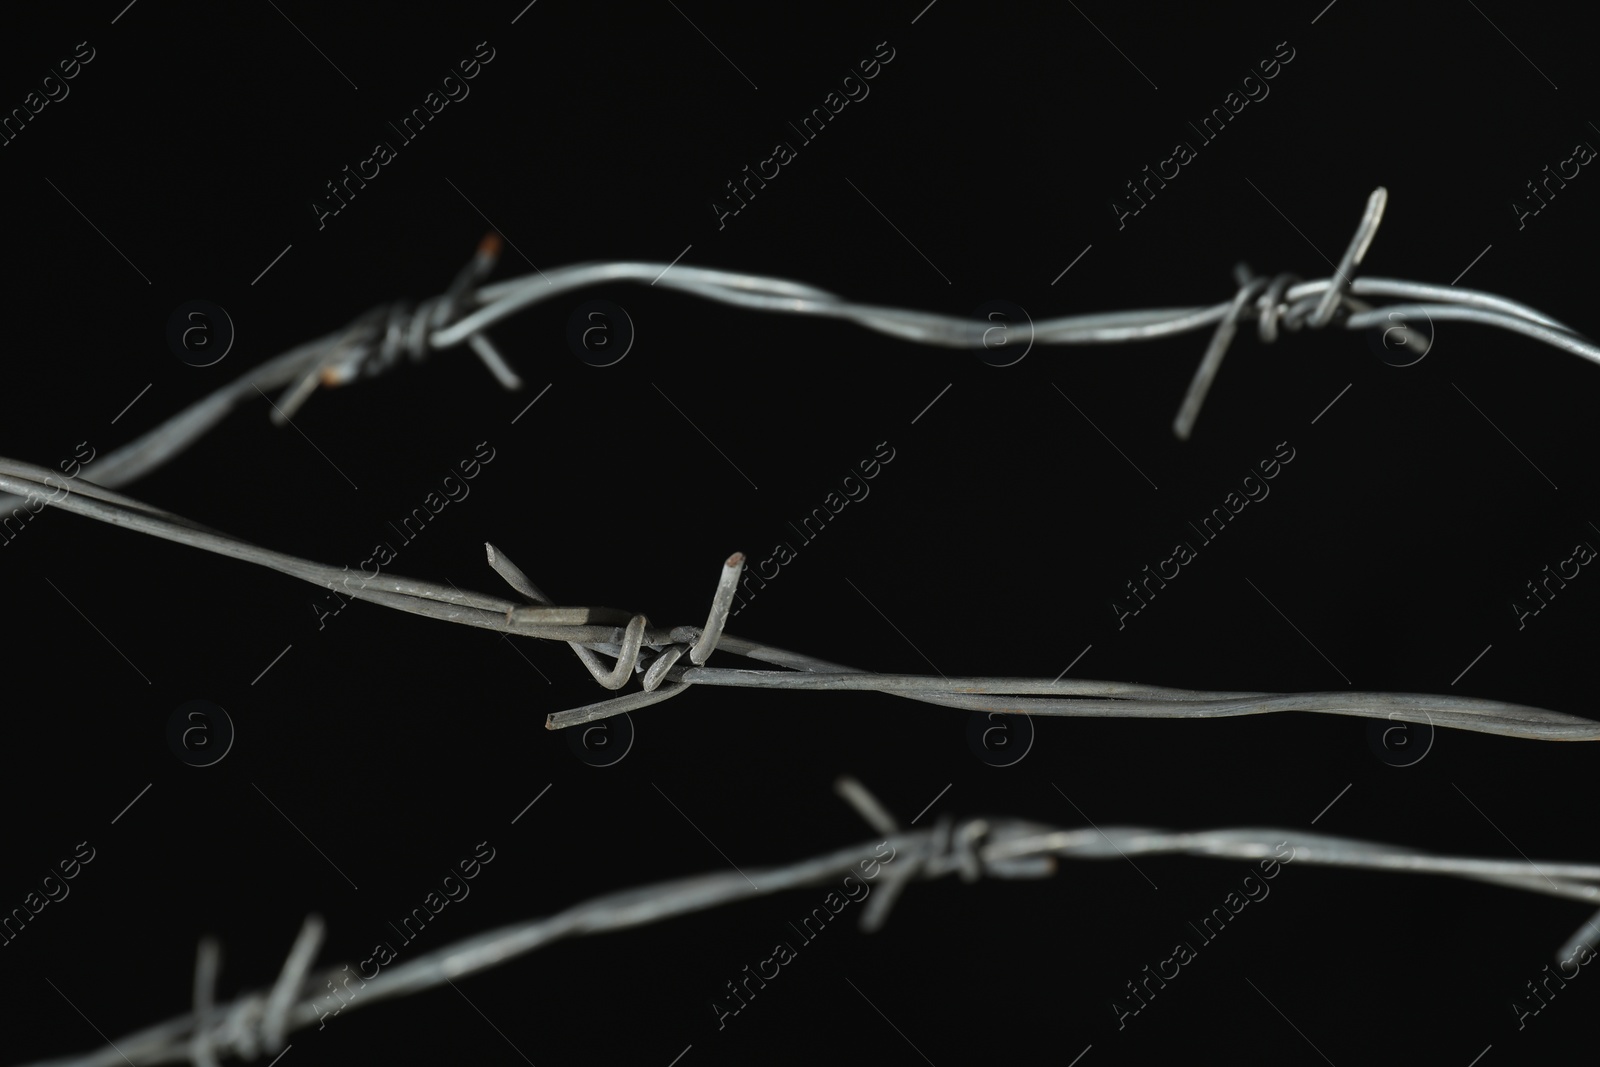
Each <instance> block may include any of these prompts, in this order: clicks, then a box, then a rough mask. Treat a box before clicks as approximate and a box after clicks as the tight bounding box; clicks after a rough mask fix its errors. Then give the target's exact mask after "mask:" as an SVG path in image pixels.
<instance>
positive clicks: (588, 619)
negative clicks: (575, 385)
mask: <svg viewBox="0 0 1600 1067" xmlns="http://www.w3.org/2000/svg"><path fill="white" fill-rule="evenodd" d="M51 476H52V472H50V471H49V470H47V469H45V468H43V467H37V466H34V465H33V464H28V463H22V462H19V461H17V460H12V459H6V458H4V457H0V489H3V490H6V491H9V492H16V493H30V492H37V491H38V490H39V489H41V488H45V487H47V486H49V485H50V484H51V481H52V480H53V479H52V478H51ZM57 489H58V491H59V493H60V495H59V496H57V497H56V498H54V499H48V498H47V499H46V502H47V503H49V504H51V505H53V506H55V507H61V508H65V509H66V510H68V511H72V512H76V513H78V514H81V515H85V516H87V517H89V518H93V519H97V520H99V521H101V522H108V523H112V524H114V525H118V526H125V527H128V528H130V529H133V530H136V531H138V532H140V533H146V534H151V535H153V536H156V537H160V538H163V539H165V540H169V541H176V542H178V543H180V544H186V545H190V546H192V547H195V548H202V549H205V550H206V551H208V552H214V553H217V554H219V555H224V556H229V557H232V558H234V559H239V560H243V561H245V562H249V563H255V564H257V565H260V566H264V567H269V568H271V569H273V570H276V571H280V572H282V573H284V574H288V575H291V576H293V577H296V578H299V579H301V580H303V581H307V582H311V583H313V584H315V585H318V586H321V587H323V588H327V589H332V590H334V591H335V592H340V591H341V590H342V592H343V594H344V595H347V596H349V597H351V598H353V599H358V600H367V601H370V602H372V603H376V604H381V605H383V606H385V607H389V608H394V609H397V610H401V611H408V612H411V613H413V614H418V615H425V616H428V617H429V618H434V619H439V620H441V621H444V622H453V623H460V624H464V625H468V626H476V627H480V628H483V629H489V630H495V631H497V632H500V633H506V634H521V635H523V636H526V637H536V638H542V639H546V640H557V641H565V642H567V643H568V644H569V645H570V646H571V647H572V648H573V650H574V651H575V652H576V653H577V654H578V657H579V659H580V660H581V661H582V662H583V664H584V666H585V667H586V668H587V669H588V671H589V672H590V674H591V675H592V676H593V677H594V678H595V680H596V681H597V682H599V683H600V685H602V686H604V687H605V688H607V689H610V690H619V689H622V688H623V687H625V686H626V685H627V684H628V681H629V680H630V679H631V678H633V677H634V676H635V675H643V678H642V688H641V689H640V690H639V691H636V692H632V693H626V694H623V695H622V696H619V697H613V698H610V699H608V700H603V701H600V702H598V703H594V704H588V705H585V706H583V707H579V708H574V709H571V710H568V711H560V712H554V713H551V714H550V715H548V716H547V717H546V720H545V725H546V727H547V728H548V729H552V730H555V729H562V728H565V727H569V726H576V725H580V724H582V723H587V722H593V721H595V720H597V719H603V718H607V717H610V716H614V715H620V714H623V713H625V712H629V711H633V710H637V709H639V708H643V707H647V706H649V705H651V704H655V703H658V702H660V701H662V700H667V699H670V698H672V697H675V696H679V695H681V694H682V693H683V692H684V691H686V690H687V689H688V688H689V687H690V686H692V685H720V686H740V687H747V688H762V689H810V690H863V691H871V692H879V693H885V694H888V695H891V696H897V697H903V698H906V699H909V700H916V701H920V702H923V703H928V704H935V705H939V706H943V707H951V708H963V709H968V710H972V711H988V712H996V713H1005V714H1028V715H1052V716H1082V715H1089V716H1117V717H1127V718H1217V717H1224V716H1235V715H1260V714H1266V713H1269V712H1278V711H1309V712H1317V713H1321V714H1331V715H1349V716H1356V717H1359V718H1372V719H1391V720H1395V721H1400V722H1411V723H1419V724H1427V725H1430V726H1443V727H1451V728H1455V729H1461V730H1472V731H1476V732H1479V733H1488V734H1499V735H1502V736H1507V737H1524V738H1532V739H1536V740H1545V741H1595V740H1600V723H1595V722H1592V721H1590V720H1588V719H1583V718H1580V717H1578V716H1575V715H1569V714H1567V713H1565V712H1558V711H1550V710H1547V709H1544V708H1535V707H1529V706H1526V705H1521V704H1511V703H1507V702H1504V701H1498V700H1488V699H1483V698H1478V697H1463V696H1447V695H1439V694H1424V693H1372V692H1354V693H1350V692H1330V693H1261V692H1215V691H1212V692H1207V691H1202V690H1187V689H1177V688H1168V687H1163V686H1152V685H1142V684H1139V683H1133V682H1105V681H1092V680H1088V679H1057V680H1056V681H1053V682H1046V681H1043V680H1042V679H1030V678H990V677H970V678H968V677H961V678H945V677H939V678H934V677H930V676H924V675H911V674H874V673H871V672H868V671H861V670H859V669H857V668H854V667H848V666H844V665H842V664H838V663H831V662H829V661H827V660H821V659H817V658H815V657H812V656H807V655H804V654H801V653H797V652H791V651H788V650H785V649H778V648H773V647H771V646H768V645H764V644H761V643H759V642H756V641H751V640H748V639H745V638H741V637H738V636H736V635H733V634H729V633H727V632H725V631H724V630H723V624H724V623H725V622H726V619H727V616H728V609H729V606H730V604H731V603H732V600H733V597H734V594H735V591H736V589H737V586H738V580H739V575H740V573H741V572H742V570H743V567H744V556H743V555H742V554H740V553H734V554H733V555H732V556H730V557H729V558H728V559H727V560H726V561H725V562H724V563H723V565H722V570H721V573H720V574H719V576H718V580H717V588H716V591H715V593H714V594H713V596H712V603H711V608H710V611H709V613H708V616H707V621H706V624H705V625H704V626H700V627H694V626H676V627H672V628H663V627H659V626H654V625H652V624H651V623H650V620H649V619H648V618H647V617H646V616H644V615H641V614H634V613H629V612H624V611H619V610H617V609H614V608H600V607H561V606H558V605H556V604H554V603H553V602H551V600H550V598H549V597H547V596H546V595H545V594H544V593H543V592H542V591H541V590H539V588H538V587H537V586H535V585H534V584H533V583H532V582H531V581H530V580H529V579H528V578H527V576H526V575H525V574H523V573H522V571H521V570H520V569H518V568H517V567H516V565H515V564H513V563H511V561H510V560H509V559H508V558H506V556H505V554H504V552H502V551H500V550H499V549H497V548H496V547H495V546H494V545H485V550H486V554H487V557H488V560H489V563H490V565H491V566H492V567H493V568H494V569H495V570H496V571H497V572H498V573H500V575H501V576H502V577H504V578H505V579H506V580H507V582H508V583H509V584H510V585H511V586H512V588H513V589H514V590H516V591H517V592H518V593H519V594H521V595H522V596H523V597H524V599H526V600H529V601H532V602H533V603H531V604H519V603H517V602H516V601H512V600H507V599H505V598H503V597H496V596H489V595H486V594H483V593H473V592H466V591H463V590H460V589H458V588H456V587H455V586H454V585H440V584H438V583H436V582H428V581H423V580H420V579H413V578H404V577H400V576H397V575H392V574H380V575H378V576H377V577H375V578H371V579H368V578H366V577H365V576H364V575H362V576H360V577H359V578H357V576H355V575H352V574H350V573H349V572H348V571H347V570H345V569H343V568H335V567H333V566H331V565H328V564H322V563H316V562H313V561H311V560H306V559H302V558H300V557H298V556H291V555H289V554H287V553H283V552H278V551H275V550H273V549H268V548H263V547H261V546H259V545H254V544H251V543H250V542H247V541H243V540H240V539H238V538H235V537H231V536H229V535H227V534H223V533H219V532H217V531H215V530H211V529H209V528H207V527H204V526H201V525H199V524H198V523H195V522H192V521H191V520H188V519H185V518H183V517H182V516H178V515H174V514H172V513H170V512H166V511H162V510H160V509H158V508H154V507H151V506H150V505H147V504H143V503H141V502H139V501H137V500H134V499H132V498H131V497H127V496H123V495H122V494H120V493H116V492H114V491H112V490H108V489H105V488H103V487H100V486H97V485H94V484H93V483H89V482H85V481H84V480H83V479H81V478H80V479H78V480H77V481H75V482H74V483H73V487H72V488H71V489H66V488H64V487H57ZM353 578H354V579H356V582H355V584H352V583H351V579H353ZM718 648H720V649H723V650H725V651H728V652H732V653H734V654H737V655H740V656H744V657H745V658H747V659H752V660H756V661H758V662H765V663H769V664H772V665H773V666H775V667H778V668H782V669H779V670H736V669H728V668H719V667H709V666H701V665H697V664H704V663H705V662H706V661H707V660H708V659H709V657H710V655H711V653H712V651H713V650H715V649H718ZM597 653H598V654H599V655H602V656H607V657H611V659H612V660H613V662H612V663H610V664H607V663H605V662H604V661H603V660H602V659H600V658H599V656H597V655H596V654H597ZM685 654H687V655H688V656H689V659H690V663H691V664H692V665H691V666H688V667H685V666H683V665H682V664H681V662H680V660H681V657H682V656H683V655H685Z"/></svg>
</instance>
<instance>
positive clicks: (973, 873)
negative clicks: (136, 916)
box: [28, 778, 1600, 1067]
mask: <svg viewBox="0 0 1600 1067" xmlns="http://www.w3.org/2000/svg"><path fill="white" fill-rule="evenodd" d="M834 788H835V791H836V792H838V793H839V795H840V796H842V797H844V798H845V799H846V800H847V801H849V802H850V803H851V804H852V805H853V806H854V807H855V808H856V810H857V812H858V813H859V814H860V815H861V816H862V818H863V819H865V820H866V821H867V822H868V823H870V824H871V825H872V826H873V827H874V829H876V830H878V832H879V833H881V834H883V835H884V836H883V840H882V841H881V842H865V843H862V844H859V845H853V846H850V847H846V848H841V849H838V850H836V851H833V852H829V853H826V854H824V855H821V856H814V857H812V858H810V859H805V860H801V861H799V862H796V863H793V864H790V865H788V866H783V867H769V868H765V869H753V870H748V871H745V872H744V873H739V872H737V871H712V872H708V873H705V874H698V875H691V876H689V877H685V878H677V879H672V880H670V881H662V882H655V883H652V884H649V885H644V886H639V887H636V888H633V889H627V890H622V891H619V892H614V893H608V894H605V895H603V896H599V897H594V898H592V899H590V900H587V901H583V902H581V903H579V904H575V905H573V906H572V907H569V908H567V909H566V910H564V911H560V912H557V913H556V914H554V915H548V916H545V917H542V918H538V919H530V920H527V921H524V922H518V923H513V924H511V925H508V926H502V927H500V928H498V929H494V930H488V931H485V932H483V933H479V934H475V935H472V936H470V937H467V938H464V939H462V940H460V941H457V942H455V943H454V944H451V945H447V946H445V947H443V948H440V949H435V950H434V951H432V952H429V953H426V954H424V955H421V956H418V957H416V958H414V959H411V960H408V961H406V962H404V963H393V964H390V965H387V966H383V967H382V968H381V969H380V970H379V971H378V973H377V974H376V975H375V976H374V977H372V978H366V977H365V976H364V975H359V968H358V969H357V974H358V975H359V977H360V979H361V985H360V987H359V988H352V987H350V986H349V979H350V978H351V976H352V975H351V967H350V964H348V963H345V964H343V965H341V966H340V967H338V968H331V969H329V970H326V971H324V972H322V973H320V974H318V975H315V976H311V975H310V973H309V972H310V969H311V965H312V963H313V961H314V959H315V956H316V952H317V949H318V948H319V947H320V946H321V943H322V939H323V923H322V920H321V919H320V918H319V917H318V916H315V915H312V916H308V917H307V918H306V920H305V923H304V925H303V926H302V927H301V930H300V933H299V935H298V937H296V939H295V942H294V945H293V947H292V948H291V950H290V952H289V956H288V959H286V960H285V961H284V965H283V967H282V969H281V970H280V972H279V976H278V980H277V981H276V982H275V983H274V985H273V987H272V988H271V989H270V990H258V991H255V992H250V993H245V994H242V995H240V996H239V997H238V998H237V999H235V1000H233V1001H232V1002H230V1003H228V1004H225V1005H220V1006H219V1005H215V1004H213V994H214V990H215V984H216V979H217V975H218V972H219V970H220V967H219V964H218V962H217V950H216V945H215V943H214V942H212V941H211V940H210V939H209V938H207V939H203V940H202V941H201V943H200V950H199V953H198V958H197V960H196V967H195V986H194V1002H195V1010H194V1011H192V1012H189V1013H187V1014H184V1015H179V1016H176V1017H174V1018H172V1019H168V1020H167V1021H165V1022H162V1023H158V1024H156V1025H155V1026H151V1027H148V1028H146V1029H144V1030H140V1031H138V1032H136V1033H132V1034H128V1035H126V1036H124V1037H122V1038H119V1039H117V1040H116V1041H114V1042H112V1043H111V1044H109V1045H107V1046H106V1047H105V1048H102V1049H99V1050H96V1051H94V1052H89V1053H85V1054H83V1055H79V1056H71V1057H65V1058H61V1059H55V1060H48V1061H39V1062H38V1063H35V1064H31V1065H28V1067H118V1065H120V1064H122V1063H126V1062H131V1061H133V1060H134V1059H135V1058H137V1060H138V1062H140V1063H144V1064H157V1063H181V1062H185V1061H188V1062H191V1063H194V1064H195V1065H196V1067H204V1065H205V1064H208V1063H214V1062H215V1057H217V1056H224V1055H231V1054H237V1055H239V1056H242V1057H244V1058H246V1059H254V1058H255V1057H256V1056H257V1055H258V1054H260V1053H261V1052H265V1053H266V1054H267V1055H276V1054H277V1053H278V1052H279V1051H280V1050H281V1049H282V1048H283V1045H284V1041H285V1039H286V1037H287V1035H288V1034H290V1033H292V1032H294V1031H296V1030H300V1029H303V1028H305V1027H307V1026H310V1025H311V1024H313V1023H316V1022H318V1020H319V1019H321V1020H324V1021H325V1019H326V1017H327V1016H329V1015H333V1014H337V1013H340V1012H343V1011H344V1010H345V1009H347V1008H349V1009H353V1008H356V1007H360V1006H363V1005H367V1004H375V1003H377V1002H379V1001H382V1000H388V999H391V998H395V997H404V996H410V995H412V994H414V993H420V992H422V991H424V990H427V989H432V988H434V987H436V986H440V985H443V984H445V983H446V982H451V981H453V980H454V979H457V978H461V977H463V976H466V975H469V974H475V973H477V972H479V971H485V970H489V969H491V968H493V967H498V966H500V965H501V964H503V963H507V962H509V961H511V960H513V959H515V958H517V957H518V956H522V955H525V954H526V953H529V952H533V951H535V950H536V949H540V948H543V947H545V946H546V945H549V944H551V943H553V942H555V941H559V940H561V939H563V938H567V937H582V936H585V935H588V934H597V933H608V932H612V931H616V930H625V929H628V928H630V927H634V926H643V925H646V924H649V923H654V922H660V921H662V920H665V919H670V918H674V917H676V916H679V915H688V914H691V913H694V912H698V911H706V910H708V909H711V908H715V907H721V906H723V905H726V904H733V903H737V902H739V901H742V900H748V899H752V898H755V897H761V896H770V895H771V894H773V893H780V892H785V891H787V890H791V889H798V888H802V887H804V886H811V885H819V884H822V883H824V882H829V881H832V880H833V879H835V878H838V877H840V876H841V875H845V874H855V875H856V876H857V878H858V879H860V878H861V877H862V876H861V875H860V874H857V871H858V864H859V863H860V862H861V861H862V860H863V858H864V857H867V856H873V855H879V856H880V857H881V851H879V850H881V849H883V848H884V847H885V846H887V847H888V848H889V849H890V850H891V851H890V856H889V858H888V859H885V860H882V862H881V864H879V873H878V874H877V875H875V876H870V878H871V880H873V881H876V882H877V884H876V885H875V886H873V887H871V888H870V889H869V890H868V893H867V894H866V895H865V897H864V898H863V899H866V901H867V904H866V906H865V907H864V908H863V910H862V915H861V928H862V930H863V931H865V932H869V933H870V932H873V931H875V930H878V929H880V928H881V927H882V926H883V924H884V922H885V921H886V920H887V919H888V915H889V912H890V910H891V909H892V908H893V906H894V903H895V901H896V900H897V899H898V897H899V895H900V893H901V891H902V890H904V888H905V887H906V886H907V885H909V884H910V883H912V882H915V881H931V880H934V879H938V878H944V877H946V876H948V875H951V874H959V875H960V876H961V878H962V880H963V881H964V882H968V883H971V882H975V881H977V880H978V879H979V878H980V877H985V876H987V877H991V878H1006V879H1020V878H1035V879H1036V878H1046V877H1050V876H1051V875H1053V874H1054V873H1055V871H1056V858H1057V857H1060V858H1063V859H1077V860H1097V859H1098V860H1108V859H1116V858H1119V857H1120V858H1127V857H1130V856H1134V855H1171V854H1182V855H1190V856H1207V857H1212V858H1219V859H1234V860H1262V859H1280V860H1281V862H1283V863H1289V862H1294V863H1301V864H1312V865H1318V866H1332V867H1357V868H1363V869H1367V870H1387V871H1398V872H1407V873H1413V874H1441V875H1449V876H1452V877H1457V878H1464V879H1468V880H1471V881H1478V882H1487V883H1489V884H1491V885H1499V886H1504V887H1506V888H1510V889H1521V890H1527V891H1530V892H1536V893H1544V894H1547V895H1549V896H1555V897H1563V898H1567V899H1572V900H1586V901H1590V902H1593V901H1596V900H1600V864H1585V863H1561V862H1547V861H1538V862H1535V861H1532V860H1526V859H1523V860H1505V859H1485V858H1474V857H1468V856H1440V855H1435V854H1433V853H1428V852H1422V851H1419V850H1415V849H1409V848H1405V847H1403V846H1400V845H1390V844H1383V843H1380V842H1373V841H1363V840H1358V839H1356V838H1348V837H1335V836H1331V835H1327V834H1314V833H1308V832H1306V831H1303V830H1298V829H1271V828H1260V829H1257V828H1244V829H1222V830H1199V831H1189V832H1184V831H1172V830H1160V829H1152V828H1149V827H1140V826H1107V827H1095V828H1089V829H1072V830H1067V829H1062V828H1059V827H1055V826H1049V825H1045V824H1042V823H1036V822H1030V821H1027V820H1024V819H1015V818H969V819H963V820H961V821H959V822H957V821H955V820H952V819H951V818H950V817H949V816H944V817H943V818H941V819H940V820H939V821H938V823H937V824H936V825H934V826H933V827H931V828H929V829H925V830H902V829H900V828H899V826H898V824H897V823H896V822H895V821H894V819H893V817H892V816H891V815H889V814H888V812H887V811H886V810H885V809H884V808H883V806H882V805H881V804H880V803H879V802H878V801H877V800H876V798H874V797H873V796H872V795H871V794H870V793H869V792H867V790H866V788H865V787H864V786H862V785H861V783H859V782H857V781H855V780H854V779H849V778H841V779H839V780H838V781H837V782H836V783H835V787H834ZM1285 845H1287V846H1288V847H1289V848H1290V853H1289V856H1288V858H1286V859H1284V858H1282V857H1283V852H1282V849H1283V847H1284V846H1285ZM862 870H864V868H862ZM863 884H865V883H864V882H863ZM1586 925H1587V924H1586ZM1579 933H1580V935H1581V934H1582V933H1583V931H1581V930H1580V932H1579ZM336 981H337V982H341V983H343V984H344V985H345V988H346V989H347V990H348V991H349V992H350V993H351V997H350V998H349V999H348V1000H346V999H344V998H343V997H338V996H337V994H336V995H335V998H333V999H330V998H329V997H327V996H326V995H325V994H324V993H323V992H322V990H324V989H337V988H338V987H337V986H336V985H335V984H334V983H335V982H336ZM334 1004H336V1005H337V1010H336V1011H330V1010H328V1009H329V1007H330V1005H334Z"/></svg>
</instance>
